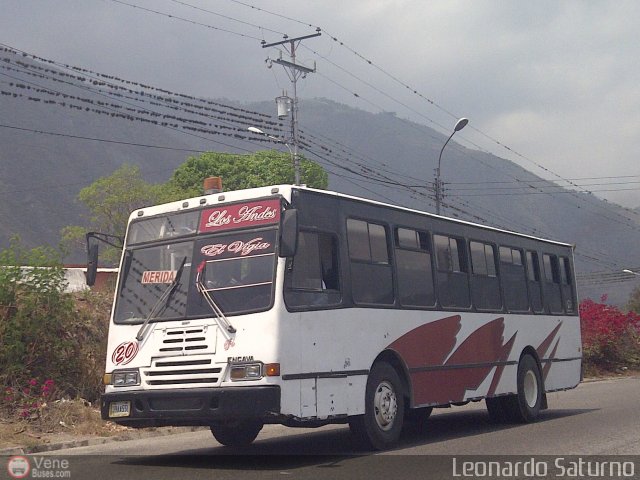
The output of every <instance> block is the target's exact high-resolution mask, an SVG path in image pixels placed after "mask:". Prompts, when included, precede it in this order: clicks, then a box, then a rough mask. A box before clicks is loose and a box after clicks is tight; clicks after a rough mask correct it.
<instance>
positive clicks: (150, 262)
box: [114, 228, 277, 323]
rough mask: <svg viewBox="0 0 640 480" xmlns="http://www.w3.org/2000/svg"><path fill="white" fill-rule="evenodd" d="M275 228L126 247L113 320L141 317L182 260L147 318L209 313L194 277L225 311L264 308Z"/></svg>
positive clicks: (138, 319)
mask: <svg viewBox="0 0 640 480" xmlns="http://www.w3.org/2000/svg"><path fill="white" fill-rule="evenodd" d="M276 232H277V230H276V229H274V228H269V229H260V230H257V231H256V230H252V231H246V230H244V231H241V232H225V233H223V234H218V235H206V236H198V237H195V238H193V237H192V238H191V239H189V240H183V241H175V242H174V243H168V242H167V241H166V240H165V241H162V243H160V242H158V244H149V243H147V244H144V245H140V246H139V247H138V246H135V245H134V246H129V247H128V248H127V250H126V252H125V257H124V261H123V264H122V271H121V278H120V286H119V290H118V294H117V298H116V306H115V311H114V321H115V322H116V323H141V322H143V321H144V320H145V319H146V318H147V316H149V314H150V312H151V309H152V308H153V307H154V306H156V304H157V303H158V299H160V298H161V297H162V295H163V292H165V291H166V290H167V288H168V287H169V286H170V285H171V284H172V283H173V282H174V281H175V280H176V276H177V272H178V269H179V268H180V266H181V264H182V263H183V262H184V267H183V271H182V273H181V275H180V276H179V278H178V279H177V283H176V286H175V288H174V289H173V290H172V292H171V295H169V296H167V298H166V299H164V300H163V302H165V304H163V305H160V306H156V309H155V312H154V315H153V317H152V318H151V319H150V320H151V321H159V320H169V319H184V318H198V317H207V316H211V315H212V312H211V309H210V307H209V306H208V304H207V303H206V301H205V299H204V298H203V296H202V293H201V292H200V291H199V290H198V286H197V282H198V281H200V282H201V285H202V286H203V288H204V289H205V290H206V291H207V292H208V293H209V295H211V297H212V298H213V299H214V300H215V302H216V304H218V305H219V306H220V309H221V310H222V312H223V313H224V314H225V315H235V314H239V313H247V312H253V311H261V310H266V309H268V308H270V307H271V305H272V304H273V285H274V277H275V267H276V257H277V256H276V248H275V246H276V238H277V235H276Z"/></svg>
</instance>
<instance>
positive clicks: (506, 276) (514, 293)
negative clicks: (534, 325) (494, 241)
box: [499, 246, 529, 312]
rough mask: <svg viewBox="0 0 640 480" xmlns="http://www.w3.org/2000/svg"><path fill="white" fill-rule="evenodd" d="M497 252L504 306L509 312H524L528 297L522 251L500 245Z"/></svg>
mask: <svg viewBox="0 0 640 480" xmlns="http://www.w3.org/2000/svg"><path fill="white" fill-rule="evenodd" d="M499 253H500V277H501V279H502V291H503V292H504V299H505V307H507V310H508V311H510V312H511V311H515V312H526V311H527V310H528V309H529V298H528V297H527V277H526V275H525V269H524V262H523V261H522V251H520V250H518V249H517V248H512V247H505V246H501V247H500V249H499Z"/></svg>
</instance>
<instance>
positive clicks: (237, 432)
mask: <svg viewBox="0 0 640 480" xmlns="http://www.w3.org/2000/svg"><path fill="white" fill-rule="evenodd" d="M260 430H262V423H261V422H251V421H246V422H240V423H234V424H232V425H212V426H211V433H212V434H213V438H215V439H216V440H217V441H218V442H219V443H221V444H222V445H225V446H227V447H246V446H248V445H250V444H251V443H252V442H253V441H254V440H255V439H256V437H257V436H258V433H260Z"/></svg>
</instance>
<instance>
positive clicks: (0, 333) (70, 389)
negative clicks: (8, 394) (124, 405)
mask: <svg viewBox="0 0 640 480" xmlns="http://www.w3.org/2000/svg"><path fill="white" fill-rule="evenodd" d="M65 286H66V281H65V277H64V269H63V267H62V263H61V255H60V253H59V252H57V251H56V250H54V249H51V248H48V247H39V248H35V249H32V250H27V249H25V248H23V247H22V246H21V245H20V242H19V240H17V239H14V240H13V241H12V243H11V246H10V247H9V248H8V249H6V250H4V251H2V252H0V382H1V383H2V384H3V385H5V387H6V388H13V389H14V390H23V389H24V388H25V387H26V386H28V385H33V384H34V382H38V384H44V383H45V382H47V381H50V382H53V383H54V384H55V386H56V396H57V397H63V396H65V397H72V398H75V397H78V396H80V397H83V398H85V399H87V400H90V401H93V400H95V399H97V398H98V397H99V393H100V390H101V385H100V384H101V376H102V369H103V363H104V358H105V349H106V345H105V344H106V332H107V327H108V320H107V317H108V312H109V307H108V303H107V301H106V300H105V299H104V298H102V297H100V296H99V295H95V294H92V293H91V292H89V293H84V294H78V295H76V297H74V296H73V295H71V294H69V293H65V292H64V288H65ZM94 307H95V308H94ZM100 308H101V309H102V311H103V314H102V315H95V314H94V313H93V312H95V311H100V310H99V309H100ZM0 400H1V398H0ZM4 407H7V405H4Z"/></svg>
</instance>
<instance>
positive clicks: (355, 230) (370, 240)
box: [347, 218, 394, 305]
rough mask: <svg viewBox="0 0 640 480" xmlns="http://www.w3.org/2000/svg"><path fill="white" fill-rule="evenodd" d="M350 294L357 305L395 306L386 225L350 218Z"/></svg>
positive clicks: (348, 236)
mask: <svg viewBox="0 0 640 480" xmlns="http://www.w3.org/2000/svg"><path fill="white" fill-rule="evenodd" d="M347 243H348V244H349V257H350V262H349V263H350V269H351V294H352V297H353V301H354V303H356V304H368V305H393V302H394V295H393V276H392V272H391V264H390V262H389V241H388V236H387V228H386V227H385V226H384V225H380V224H377V223H370V222H367V221H364V220H356V219H354V218H349V219H347Z"/></svg>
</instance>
